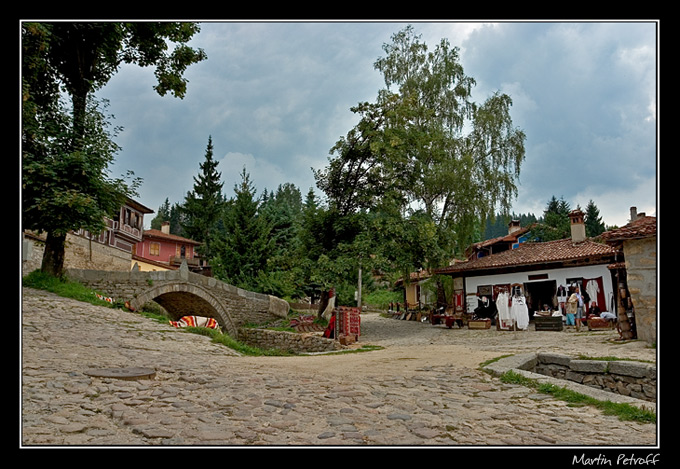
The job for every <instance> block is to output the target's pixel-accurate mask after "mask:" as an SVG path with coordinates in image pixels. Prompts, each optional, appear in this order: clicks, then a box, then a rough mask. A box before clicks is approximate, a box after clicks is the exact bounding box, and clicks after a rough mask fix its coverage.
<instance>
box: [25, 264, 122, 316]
mask: <svg viewBox="0 0 680 469" xmlns="http://www.w3.org/2000/svg"><path fill="white" fill-rule="evenodd" d="M22 285H23V286H24V287H28V288H35V289H36V290H44V291H48V292H51V293H54V294H55V295H58V296H61V297H64V298H71V299H73V300H77V301H83V302H85V303H90V304H93V305H96V306H108V307H111V308H120V307H122V306H123V303H122V302H114V303H109V302H108V301H104V300H100V299H99V298H97V295H96V294H95V293H97V292H94V291H92V290H90V289H89V288H87V287H86V286H85V285H83V284H82V283H79V282H74V281H71V280H69V279H67V278H59V277H55V276H53V275H50V274H46V273H44V272H41V271H40V270H34V271H33V272H31V273H30V274H28V275H26V276H25V277H23V279H22Z"/></svg>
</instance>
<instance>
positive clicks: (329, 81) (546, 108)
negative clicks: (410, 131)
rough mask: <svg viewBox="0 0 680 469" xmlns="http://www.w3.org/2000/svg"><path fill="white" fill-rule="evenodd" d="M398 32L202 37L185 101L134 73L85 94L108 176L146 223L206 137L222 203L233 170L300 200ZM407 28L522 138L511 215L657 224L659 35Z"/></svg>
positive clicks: (268, 26) (206, 30)
mask: <svg viewBox="0 0 680 469" xmlns="http://www.w3.org/2000/svg"><path fill="white" fill-rule="evenodd" d="M406 24H409V23H397V22H206V23H203V24H202V26H201V32H200V33H199V34H198V35H197V36H196V37H195V38H194V39H193V40H192V42H191V45H192V46H193V47H197V48H202V49H204V50H205V52H206V53H207V55H208V59H207V60H206V61H204V62H201V63H199V64H195V65H193V66H191V67H190V68H189V69H188V70H187V72H186V74H185V77H186V78H187V79H188V80H189V84H188V91H187V95H186V97H185V98H184V99H177V98H174V97H172V96H170V95H168V96H164V97H161V96H159V95H158V94H156V93H155V91H153V89H152V86H153V85H154V84H155V78H154V76H153V70H152V69H143V68H140V67H137V66H126V67H124V68H122V69H121V70H120V72H119V73H118V74H117V75H115V76H114V78H113V79H112V80H111V81H110V82H109V83H108V84H107V86H106V87H105V88H103V89H102V90H100V91H99V92H98V93H97V95H98V96H99V97H101V98H106V99H108V100H110V108H109V111H110V112H111V113H112V114H113V115H114V116H115V119H114V124H115V125H118V126H121V127H123V131H122V132H121V133H120V135H119V136H118V137H117V139H116V141H117V142H118V143H119V145H121V147H122V151H121V152H120V153H119V154H118V155H117V157H116V164H115V166H114V167H113V168H112V171H113V175H114V176H118V175H120V174H122V173H124V172H125V171H127V170H132V171H134V173H135V175H136V176H139V177H141V178H143V180H144V183H143V185H142V187H141V189H140V197H139V201H140V202H141V203H143V204H144V205H146V206H148V207H149V208H151V209H153V210H155V211H157V210H158V207H159V206H160V205H161V204H162V203H163V201H165V199H166V198H167V199H169V201H170V202H171V203H176V202H182V201H183V200H184V197H185V195H186V193H187V191H189V190H191V189H192V187H193V177H194V176H196V175H197V174H198V172H199V164H200V163H201V162H202V161H203V160H204V157H205V150H206V146H207V143H208V137H209V136H211V137H212V141H213V146H214V157H215V159H216V160H218V161H219V166H218V170H219V171H220V172H221V173H222V178H223V181H224V190H225V194H226V195H227V196H228V197H231V196H232V195H233V187H234V184H236V183H237V182H238V181H239V180H240V172H241V170H242V168H243V167H244V165H245V167H246V170H247V171H248V172H249V173H250V176H251V179H252V180H253V182H254V184H255V186H256V189H257V191H258V194H259V193H261V192H262V191H263V190H264V189H265V188H266V189H268V190H272V189H276V188H277V187H278V185H279V184H283V183H286V182H290V183H293V184H295V185H296V186H298V187H299V188H300V190H301V191H302V193H303V194H305V193H306V192H307V190H308V189H309V188H310V187H315V182H314V177H313V174H312V170H311V168H315V169H321V168H323V167H324V166H325V165H326V164H327V161H328V157H329V151H330V149H331V147H332V146H333V145H334V144H335V143H336V141H337V140H338V139H339V138H340V137H341V136H344V135H345V134H346V133H347V131H348V130H350V129H351V128H352V127H353V126H354V124H355V123H356V121H357V118H356V116H355V115H354V114H353V113H352V112H351V111H350V107H352V106H354V105H355V104H357V103H359V102H362V101H375V98H376V96H377V93H378V90H379V89H381V88H383V87H384V82H383V81H382V77H381V75H380V73H379V72H378V71H376V70H375V69H374V68H373V63H374V62H375V61H376V59H378V58H379V57H382V56H384V51H383V49H382V46H383V44H385V43H390V42H391V36H392V35H393V34H394V33H396V32H398V31H399V30H401V29H402V28H403V27H404V26H405V25H406ZM410 24H413V25H414V28H415V30H416V32H417V33H419V34H421V35H422V40H423V41H424V42H426V43H427V45H428V46H429V48H430V49H433V48H434V46H435V45H436V44H438V43H439V42H440V40H441V39H442V38H447V39H448V40H449V42H450V44H451V45H452V46H456V47H459V48H460V51H461V63H462V65H463V67H464V69H465V73H466V74H467V75H469V76H471V77H473V78H474V79H475V80H476V82H477V86H476V88H475V90H474V99H475V100H476V101H478V102H482V101H484V100H485V99H486V98H487V97H488V96H490V95H491V94H492V93H493V92H495V91H498V90H500V91H501V92H503V93H506V94H508V95H510V97H511V98H512V99H513V107H512V109H511V115H512V118H513V123H514V124H515V125H516V126H517V127H520V128H521V129H523V130H524V132H525V133H526V136H527V139H526V143H525V145H526V160H525V162H524V164H523V166H522V169H521V175H520V180H519V195H518V198H517V200H516V201H515V203H514V206H513V209H514V211H515V212H517V213H534V214H535V215H537V216H540V215H541V214H542V213H543V210H544V209H545V206H546V204H547V202H548V200H549V199H550V198H551V197H552V196H553V195H554V196H555V197H557V198H560V197H563V198H564V199H565V200H566V201H567V202H569V203H570V204H571V206H572V207H575V206H576V205H580V206H581V207H583V208H585V206H586V205H587V203H588V201H589V200H593V201H594V202H595V204H596V205H597V206H598V207H599V209H600V212H601V215H602V218H603V220H604V222H605V223H606V224H607V225H619V226H620V225H623V224H625V223H627V221H628V215H629V208H630V207H631V206H636V207H637V209H638V211H645V212H647V214H649V215H656V211H657V192H658V191H657V189H658V188H657V171H658V155H657V137H658V131H657V115H656V112H657V106H658V103H657V85H658V77H657V72H658V63H657V61H658V44H657V37H658V27H659V24H658V23H654V22H499V23H481V22H463V23H459V22H417V21H414V22H410ZM147 225H148V221H147Z"/></svg>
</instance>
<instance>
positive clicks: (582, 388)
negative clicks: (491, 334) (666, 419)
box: [483, 353, 656, 413]
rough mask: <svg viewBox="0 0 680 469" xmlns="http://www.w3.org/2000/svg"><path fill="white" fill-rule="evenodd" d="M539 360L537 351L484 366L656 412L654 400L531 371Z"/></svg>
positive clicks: (604, 399)
mask: <svg viewBox="0 0 680 469" xmlns="http://www.w3.org/2000/svg"><path fill="white" fill-rule="evenodd" d="M537 360H538V354H537V353H525V354H519V355H513V356H510V357H505V358H501V359H500V360H498V361H496V362H494V363H491V364H489V365H486V366H484V367H483V368H484V369H485V370H487V371H489V372H490V373H491V374H492V375H494V376H497V377H499V376H501V375H503V374H504V373H506V372H508V371H514V372H515V373H517V374H519V375H522V376H524V377H525V378H528V379H532V380H534V381H537V382H539V383H547V384H553V385H555V386H559V387H563V388H566V389H569V390H570V391H574V392H577V393H579V394H583V395H585V396H588V397H592V398H593V399H597V400H599V401H611V402H615V403H619V404H630V405H634V406H636V407H639V408H641V409H647V410H651V411H652V412H654V413H656V403H654V402H649V401H645V400H642V399H635V398H633V397H629V396H623V395H621V394H616V393H612V392H608V391H603V390H600V389H595V388H592V387H590V386H586V385H583V384H579V383H574V382H573V381H567V380H562V379H557V378H553V377H551V376H545V375H542V374H539V373H534V372H533V371H529V370H533V369H534V367H535V366H536V362H537Z"/></svg>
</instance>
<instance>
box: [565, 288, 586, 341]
mask: <svg viewBox="0 0 680 469" xmlns="http://www.w3.org/2000/svg"><path fill="white" fill-rule="evenodd" d="M570 314H571V315H572V317H571V324H570V317H569V315H570ZM582 319H583V297H582V296H581V290H579V288H578V287H576V288H574V293H572V294H571V296H570V297H569V300H568V301H567V325H568V326H569V325H572V326H574V325H575V326H576V330H577V331H579V330H581V320H582Z"/></svg>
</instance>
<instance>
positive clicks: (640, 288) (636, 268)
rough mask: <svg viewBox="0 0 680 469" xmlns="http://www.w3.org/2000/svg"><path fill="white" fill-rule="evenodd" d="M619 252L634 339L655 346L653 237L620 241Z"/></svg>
mask: <svg viewBox="0 0 680 469" xmlns="http://www.w3.org/2000/svg"><path fill="white" fill-rule="evenodd" d="M623 253H624V255H625V258H626V275H627V281H628V291H630V295H631V298H632V299H633V305H634V306H635V327H636V330H637V337H638V339H640V340H644V341H646V342H648V343H652V344H653V343H656V325H657V322H656V314H657V308H656V296H657V295H656V236H654V237H650V238H643V239H631V240H628V241H624V243H623Z"/></svg>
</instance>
